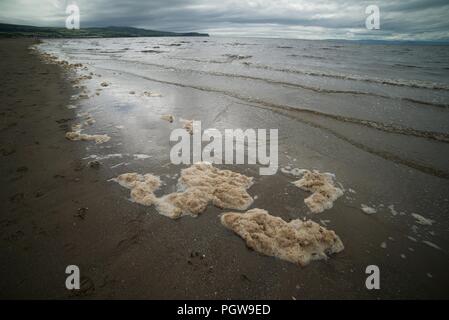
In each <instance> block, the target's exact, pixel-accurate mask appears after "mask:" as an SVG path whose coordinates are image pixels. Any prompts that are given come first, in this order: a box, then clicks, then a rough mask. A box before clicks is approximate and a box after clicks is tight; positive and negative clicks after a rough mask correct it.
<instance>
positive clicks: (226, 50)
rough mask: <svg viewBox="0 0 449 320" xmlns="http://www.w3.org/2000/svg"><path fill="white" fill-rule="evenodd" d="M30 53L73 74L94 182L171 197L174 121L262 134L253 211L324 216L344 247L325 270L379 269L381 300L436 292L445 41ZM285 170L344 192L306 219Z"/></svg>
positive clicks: (138, 42) (448, 239) (232, 43)
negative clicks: (315, 173)
mask: <svg viewBox="0 0 449 320" xmlns="http://www.w3.org/2000/svg"><path fill="white" fill-rule="evenodd" d="M39 48H40V50H42V51H45V52H47V53H50V54H54V55H56V56H57V57H59V58H60V59H63V60H67V61H69V62H71V63H82V64H83V65H84V66H85V67H86V68H85V69H81V70H79V71H78V74H77V75H76V76H75V77H77V76H80V75H84V76H87V75H90V78H89V79H84V80H83V81H81V82H79V81H75V82H74V84H75V85H77V86H78V87H79V89H80V90H81V93H83V94H86V95H87V96H88V98H87V99H78V97H74V101H73V104H74V105H75V106H76V110H77V111H76V112H78V115H81V114H83V113H84V112H88V113H89V114H90V115H91V116H92V117H93V118H94V119H95V120H96V123H95V124H93V125H92V126H90V127H88V128H86V130H85V131H86V132H87V133H91V134H108V135H109V136H111V140H110V141H109V142H108V143H106V144H102V145H94V144H91V143H86V144H85V145H86V147H85V154H84V155H82V156H84V157H86V159H91V158H95V157H97V158H99V159H102V161H103V162H104V166H105V167H106V169H107V171H106V174H107V175H108V178H113V177H115V176H117V175H118V174H120V173H124V172H132V171H137V172H139V173H146V172H152V173H155V174H158V175H161V176H162V177H164V176H166V180H167V181H166V183H165V186H166V188H167V189H168V190H170V191H173V190H174V188H175V186H174V185H175V184H174V183H171V182H170V181H171V180H170V179H172V178H173V177H175V176H174V174H176V173H179V168H176V167H175V166H173V165H171V164H170V160H169V152H170V142H169V135H170V132H171V130H173V129H174V128H177V127H182V125H181V124H180V123H179V121H178V120H179V119H182V118H183V119H194V120H201V121H202V125H203V128H204V129H205V128H217V129H219V130H223V129H226V128H242V129H245V128H255V129H256V128H267V129H269V128H276V129H278V130H279V161H280V167H281V168H284V169H286V170H284V171H281V170H279V172H278V174H277V175H276V176H273V177H257V179H256V183H255V185H254V187H252V189H250V190H249V192H250V193H251V194H252V195H253V196H254V195H255V194H256V195H257V196H258V200H256V202H255V204H254V206H256V207H260V208H263V209H266V210H268V211H270V212H271V213H272V214H275V215H279V216H282V217H283V218H285V219H294V218H298V217H308V218H310V217H311V218H313V219H314V220H315V221H324V222H325V223H326V224H327V225H328V226H329V227H330V228H331V229H333V230H335V231H336V232H337V234H339V236H340V237H341V239H342V241H343V243H344V244H345V246H346V250H345V252H347V253H346V256H345V257H344V258H342V259H340V260H339V259H338V258H336V259H335V263H336V264H337V267H336V268H337V269H341V270H346V271H347V270H348V269H351V270H353V269H357V268H359V269H360V270H362V269H361V268H364V266H366V265H367V264H370V263H378V264H381V265H383V266H384V268H385V269H384V270H385V271H384V274H385V277H386V278H387V279H389V280H390V281H391V286H388V285H387V289H386V291H383V293H382V294H383V295H384V296H386V297H398V296H399V297H404V295H405V296H409V297H422V294H423V293H426V294H428V295H427V296H434V297H441V296H442V295H443V296H447V292H446V289H445V288H447V285H449V277H448V276H446V275H445V270H447V267H449V259H447V254H448V252H449V234H448V230H449V219H448V218H447V215H448V214H449V199H448V197H449V196H448V194H449V182H448V179H449V163H448V159H449V46H430V45H405V44H403V45H397V44H394V45H386V44H365V43H357V42H355V43H354V42H347V41H306V40H284V39H258V38H221V37H210V38H132V39H131V38H121V39H79V40H78V39H64V40H46V41H45V42H44V43H43V44H41V45H40V46H39ZM102 82H106V83H107V84H108V85H107V86H106V87H103V86H101V83H102ZM145 92H147V93H148V92H152V93H157V94H158V95H157V96H153V97H150V96H148V94H145ZM159 94H160V96H159ZM164 114H172V115H174V116H175V118H176V120H175V121H174V122H173V123H172V124H170V123H168V122H167V121H164V120H161V119H160V117H161V115H164ZM113 155H118V156H113ZM135 155H142V156H137V157H136V156H135ZM82 156H81V157H82ZM292 168H306V169H318V170H320V171H324V172H332V173H334V174H336V177H337V181H338V182H339V183H341V184H342V185H343V186H344V188H345V196H344V197H342V199H339V200H337V202H336V204H335V207H334V208H333V209H332V210H328V212H324V213H322V214H320V215H317V216H310V214H308V213H307V208H306V207H305V205H304V204H303V198H302V197H303V196H307V195H306V194H304V193H301V192H300V191H299V190H297V189H295V188H294V187H293V186H292V184H291V183H290V182H292V181H293V180H294V177H291V176H289V175H288V173H286V172H288V171H289V170H290V169H292ZM236 170H237V171H239V170H240V171H241V172H245V174H248V175H253V176H257V172H258V171H257V170H256V169H254V168H251V167H245V166H243V167H240V168H239V167H238V166H236ZM170 177H171V178H170ZM163 180H164V179H163ZM172 182H173V181H172ZM165 191H166V190H164V192H165ZM362 205H368V206H370V207H373V208H375V209H376V213H375V214H372V215H367V214H366V213H364V212H363V211H362V210H361V206H362ZM413 214H419V215H422V216H424V217H425V218H427V219H431V220H433V221H434V222H435V223H433V224H432V225H427V226H424V225H422V224H420V223H419V222H417V219H416V216H414V215H413ZM384 243H385V244H384ZM385 248H387V249H385ZM404 257H406V258H404ZM275 264H276V261H273V268H276V267H275ZM273 270H274V269H273ZM320 272H323V273H324V274H326V276H327V277H328V278H330V279H331V278H333V277H334V276H335V274H334V273H332V272H329V270H328V271H326V270H321V271H320ZM327 272H329V273H327ZM351 272H352V271H351ZM399 273H400V274H401V275H398V274H399ZM429 274H430V275H431V276H429ZM339 276H341V277H343V276H342V275H341V274H340V275H339ZM348 276H349V275H348ZM410 277H413V279H414V282H410ZM358 280H360V281H362V280H361V279H358ZM358 280H357V281H358ZM285 281H286V282H287V283H288V281H289V279H288V277H286V280H285ZM347 281H348V283H351V282H352V281H354V280H352V278H350V277H349V278H348V279H347ZM435 281H437V282H435ZM334 289H335V290H336V291H335V292H337V291H338V290H340V289H341V288H334Z"/></svg>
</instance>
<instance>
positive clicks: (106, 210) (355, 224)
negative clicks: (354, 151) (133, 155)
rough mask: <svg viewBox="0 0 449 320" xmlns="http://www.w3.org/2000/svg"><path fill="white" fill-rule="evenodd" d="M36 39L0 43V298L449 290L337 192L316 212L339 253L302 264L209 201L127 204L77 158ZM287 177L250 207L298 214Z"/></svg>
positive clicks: (68, 120) (51, 68)
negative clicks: (249, 235)
mask: <svg viewBox="0 0 449 320" xmlns="http://www.w3.org/2000/svg"><path fill="white" fill-rule="evenodd" d="M31 44H32V41H30V40H2V41H0V52H1V57H2V59H1V60H0V72H1V74H2V80H1V87H0V92H1V102H2V103H1V106H2V110H1V113H2V122H1V127H0V130H1V135H0V137H1V140H0V145H1V154H0V158H1V161H0V165H1V179H2V186H3V187H2V188H1V191H0V193H1V203H2V208H1V210H0V211H1V213H0V214H1V217H0V234H1V239H0V261H1V263H0V297H1V298H77V297H81V298H125V299H126V298H143V299H156V298H159V299H197V298H207V299H214V298H219V299H226V298H234V299H244V298H247V299H292V297H295V298H296V299H307V298H322V299H329V298H330V299H347V298H442V297H446V298H447V297H448V291H447V283H449V281H448V276H447V275H446V274H445V272H444V270H447V268H446V267H447V265H448V262H447V256H446V254H445V253H440V252H435V253H433V252H431V253H428V254H427V253H426V254H423V255H421V256H420V257H417V258H416V259H414V260H412V259H410V260H409V261H407V262H406V265H408V267H405V268H404V267H403V265H402V264H401V261H400V258H398V257H397V256H396V257H395V258H394V259H393V258H389V257H387V256H385V255H384V254H383V251H382V249H379V248H378V243H380V242H381V241H383V240H384V239H386V238H387V237H388V236H390V235H392V234H391V233H389V232H388V228H382V225H383V222H382V221H380V220H379V221H377V218H376V217H372V218H371V217H366V215H363V214H360V209H359V208H358V207H352V208H351V207H350V206H348V205H345V204H344V203H343V201H337V202H336V203H335V206H334V209H333V210H332V212H325V213H323V214H321V215H320V216H319V217H314V218H315V221H319V220H320V219H323V220H326V219H332V222H333V223H332V225H331V228H332V229H334V230H338V234H339V235H340V237H341V238H342V240H343V242H344V244H345V246H346V250H345V251H343V252H342V253H341V254H338V255H336V256H334V257H333V258H331V259H330V260H328V261H326V262H321V261H320V262H312V263H311V264H310V265H309V266H307V267H305V268H301V267H298V266H295V265H293V264H291V263H288V262H285V261H280V260H278V259H275V258H272V257H265V256H262V255H260V254H258V253H256V252H253V251H251V250H249V249H247V248H246V246H245V245H244V243H243V241H242V240H241V239H240V238H239V237H237V236H235V235H233V234H232V233H231V232H230V231H229V230H226V229H225V228H224V227H222V226H221V225H220V222H219V218H218V215H219V214H220V213H221V212H223V211H221V210H218V209H217V208H214V207H212V206H210V207H209V208H208V210H207V211H206V212H205V213H203V214H202V215H201V216H200V217H198V218H196V219H195V218H190V217H185V218H182V219H179V220H177V221H172V220H170V219H168V218H166V217H163V216H160V215H158V214H156V213H155V210H154V208H146V207H143V206H140V205H138V204H135V203H131V202H130V201H128V200H127V199H126V194H128V191H127V190H124V189H123V188H121V187H119V186H117V185H114V184H111V182H107V179H109V178H111V177H110V176H109V175H108V174H107V170H104V168H103V167H100V168H98V169H94V168H90V167H88V166H87V161H86V160H82V159H81V158H82V157H84V156H85V154H84V153H83V151H84V148H85V146H86V145H85V144H83V143H74V142H70V141H67V140H66V139H65V137H64V135H65V132H66V131H68V128H69V127H70V125H71V124H73V123H74V120H75V112H74V111H73V110H68V109H67V108H66V106H67V105H68V104H70V101H69V97H70V95H71V94H73V93H76V92H75V91H74V89H72V88H71V86H70V85H69V82H67V81H66V80H65V75H64V74H63V73H62V71H61V70H60V68H59V67H58V66H56V65H49V64H42V63H41V62H40V60H39V59H38V57H37V56H36V55H34V54H30V52H29V51H28V49H27V47H28V46H29V45H31ZM261 112H264V111H261ZM236 171H239V170H238V169H237V170H236ZM240 171H242V170H240ZM175 172H179V170H176V171H175ZM152 173H154V174H158V172H152ZM291 180H292V179H291V178H287V177H286V176H285V175H282V174H278V175H276V176H267V177H258V178H257V181H256V184H255V185H254V186H253V187H252V188H251V189H250V190H249V192H250V194H251V195H261V194H264V195H267V196H266V197H262V198H259V199H257V200H256V202H255V205H254V207H259V208H264V209H267V210H269V211H270V213H272V214H273V215H278V216H282V217H283V218H284V219H293V218H297V216H294V215H293V214H289V213H287V211H288V212H295V211H304V210H305V206H304V204H303V198H304V197H303V195H304V196H307V194H305V193H302V192H300V191H298V190H297V189H294V188H293V187H292V186H290V184H289V182H291ZM379 183H380V182H379ZM349 187H350V186H349ZM270 190H271V191H273V192H270ZM283 191H286V192H285V193H283V194H284V195H283V196H279V192H283ZM287 193H288V194H287ZM367 193H369V190H368V191H367ZM270 194H271V196H270ZM373 220H374V221H375V223H372V221H373ZM375 228H377V229H376V230H374V229H375ZM373 243H374V244H375V246H374V247H373ZM391 246H394V244H391ZM399 252H401V251H398V254H399ZM398 259H399V262H398ZM427 259H430V260H427ZM413 261H414V262H413ZM416 261H420V263H418V264H417V265H416V266H415V265H414V264H415V263H416ZM426 261H431V263H432V265H433V266H435V265H437V269H438V270H440V271H441V272H440V273H439V274H438V278H436V279H433V280H432V279H427V278H426V275H425V271H426V263H427V262H426ZM373 262H374V263H376V264H379V263H380V265H381V270H385V272H384V271H382V272H384V273H383V278H382V284H381V285H382V288H383V290H380V291H377V292H372V291H368V290H366V289H365V286H364V283H365V277H366V275H365V273H364V269H365V267H366V266H367V265H368V264H371V263H373ZM70 264H75V265H78V266H79V267H80V270H81V275H82V278H83V281H82V289H81V290H80V292H78V293H77V295H74V294H72V293H71V292H69V291H67V290H66V289H65V285H64V284H65V277H66V275H65V273H64V271H65V268H66V266H67V265H70ZM416 275H419V277H417V276H416Z"/></svg>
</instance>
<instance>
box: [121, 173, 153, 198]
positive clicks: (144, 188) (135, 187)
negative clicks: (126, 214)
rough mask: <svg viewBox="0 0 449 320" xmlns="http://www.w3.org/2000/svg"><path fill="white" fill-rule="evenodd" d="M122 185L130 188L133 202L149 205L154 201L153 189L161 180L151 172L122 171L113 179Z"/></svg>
mask: <svg viewBox="0 0 449 320" xmlns="http://www.w3.org/2000/svg"><path fill="white" fill-rule="evenodd" d="M113 180H114V181H115V182H117V183H119V184H120V185H121V186H122V187H125V188H127V189H131V199H132V200H133V201H134V202H137V203H140V204H143V205H146V206H150V205H152V204H154V203H155V202H156V196H155V195H154V193H153V192H154V191H155V190H157V189H158V188H159V187H160V185H161V180H160V179H159V177H156V176H154V175H152V174H145V175H141V174H138V173H124V174H121V175H119V176H118V177H117V178H115V179H113Z"/></svg>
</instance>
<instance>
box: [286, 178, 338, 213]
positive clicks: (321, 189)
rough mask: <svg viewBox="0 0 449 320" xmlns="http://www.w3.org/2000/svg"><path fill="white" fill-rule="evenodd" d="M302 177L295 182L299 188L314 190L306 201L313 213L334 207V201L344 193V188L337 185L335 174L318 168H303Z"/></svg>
mask: <svg viewBox="0 0 449 320" xmlns="http://www.w3.org/2000/svg"><path fill="white" fill-rule="evenodd" d="M302 174H303V175H302V177H301V179H299V180H297V181H295V182H293V184H294V185H295V186H297V187H298V188H300V189H302V190H304V191H308V192H312V195H311V196H310V197H308V198H306V199H304V203H305V204H306V205H307V207H308V208H309V209H310V211H312V212H313V213H320V212H323V211H324V210H326V209H330V208H332V207H333V203H334V201H335V200H337V199H338V198H339V197H341V196H342V195H343V190H342V189H340V188H338V187H336V186H335V182H334V176H333V175H332V174H330V173H320V172H319V171H317V170H312V171H310V170H302Z"/></svg>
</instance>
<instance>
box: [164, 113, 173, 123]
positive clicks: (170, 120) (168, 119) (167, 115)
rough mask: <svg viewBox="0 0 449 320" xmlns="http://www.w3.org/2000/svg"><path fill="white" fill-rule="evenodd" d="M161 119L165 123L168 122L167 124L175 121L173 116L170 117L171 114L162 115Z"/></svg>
mask: <svg viewBox="0 0 449 320" xmlns="http://www.w3.org/2000/svg"><path fill="white" fill-rule="evenodd" d="M161 119H162V120H165V121H168V122H170V123H172V122H173V121H175V117H174V116H173V115H171V114H163V115H162V116H161Z"/></svg>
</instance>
